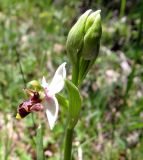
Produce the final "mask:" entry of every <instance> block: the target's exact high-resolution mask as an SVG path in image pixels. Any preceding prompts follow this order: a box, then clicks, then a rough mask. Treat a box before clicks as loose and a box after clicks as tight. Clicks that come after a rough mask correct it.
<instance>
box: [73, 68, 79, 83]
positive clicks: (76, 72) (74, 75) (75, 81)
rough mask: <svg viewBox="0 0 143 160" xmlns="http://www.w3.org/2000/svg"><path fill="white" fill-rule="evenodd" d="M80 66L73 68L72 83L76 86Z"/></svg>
mask: <svg viewBox="0 0 143 160" xmlns="http://www.w3.org/2000/svg"><path fill="white" fill-rule="evenodd" d="M78 74H79V65H73V68H72V82H73V83H74V85H76V86H77V85H78Z"/></svg>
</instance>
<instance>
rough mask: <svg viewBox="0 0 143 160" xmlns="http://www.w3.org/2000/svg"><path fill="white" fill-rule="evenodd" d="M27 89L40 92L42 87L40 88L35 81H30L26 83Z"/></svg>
mask: <svg viewBox="0 0 143 160" xmlns="http://www.w3.org/2000/svg"><path fill="white" fill-rule="evenodd" d="M27 88H28V89H32V90H35V91H40V90H42V86H41V84H40V82H39V81H37V80H32V81H30V82H28V83H27Z"/></svg>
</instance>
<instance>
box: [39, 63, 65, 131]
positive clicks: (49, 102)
mask: <svg viewBox="0 0 143 160" xmlns="http://www.w3.org/2000/svg"><path fill="white" fill-rule="evenodd" d="M65 65H66V63H65V62H64V63H62V64H61V65H60V66H59V67H58V69H57V70H56V72H55V75H54V77H53V79H52V81H51V83H49V84H48V83H47V82H46V79H45V77H43V79H42V83H41V86H42V87H43V88H44V91H45V102H44V105H43V106H44V109H45V112H46V115H47V119H48V122H49V127H50V129H53V127H54V125H55V122H56V120H57V117H58V111H59V104H58V100H57V98H56V96H55V94H56V93H59V92H60V91H61V90H62V89H63V87H64V79H65V78H66V69H65Z"/></svg>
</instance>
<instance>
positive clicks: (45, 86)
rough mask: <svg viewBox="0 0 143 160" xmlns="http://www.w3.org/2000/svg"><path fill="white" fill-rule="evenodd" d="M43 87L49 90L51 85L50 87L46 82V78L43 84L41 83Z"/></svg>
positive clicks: (43, 79)
mask: <svg viewBox="0 0 143 160" xmlns="http://www.w3.org/2000/svg"><path fill="white" fill-rule="evenodd" d="M41 85H42V87H43V88H48V86H49V85H48V83H47V82H46V79H45V77H43V78H42V83H41Z"/></svg>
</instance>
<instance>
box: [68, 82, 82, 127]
mask: <svg viewBox="0 0 143 160" xmlns="http://www.w3.org/2000/svg"><path fill="white" fill-rule="evenodd" d="M65 85H66V88H67V91H68V97H69V128H74V126H75V125H76V123H77V121H78V118H79V113H80V109H81V96H80V93H79V90H78V88H77V87H76V86H75V85H74V84H73V83H72V82H71V81H69V80H65Z"/></svg>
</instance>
